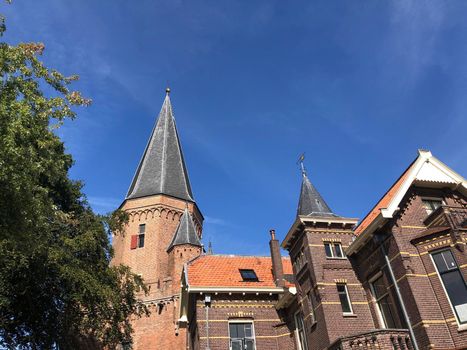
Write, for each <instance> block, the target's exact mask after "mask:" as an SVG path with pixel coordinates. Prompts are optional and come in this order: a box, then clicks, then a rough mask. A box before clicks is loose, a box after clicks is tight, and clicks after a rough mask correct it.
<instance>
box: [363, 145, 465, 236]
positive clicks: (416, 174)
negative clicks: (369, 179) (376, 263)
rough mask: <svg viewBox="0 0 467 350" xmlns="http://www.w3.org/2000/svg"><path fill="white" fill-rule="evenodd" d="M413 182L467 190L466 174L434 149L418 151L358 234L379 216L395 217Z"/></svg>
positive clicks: (372, 210)
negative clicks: (455, 169) (448, 162)
mask: <svg viewBox="0 0 467 350" xmlns="http://www.w3.org/2000/svg"><path fill="white" fill-rule="evenodd" d="M412 184H415V185H419V186H428V187H432V188H436V187H441V188H442V187H451V188H456V189H457V190H458V191H460V192H462V193H467V181H466V179H464V177H462V176H461V175H459V174H458V173H456V172H455V171H454V170H452V169H451V168H449V167H448V166H447V165H446V164H444V163H443V162H441V161H440V160H439V159H437V158H436V157H434V156H433V155H432V154H431V152H430V151H426V150H418V156H417V158H415V160H414V161H413V162H412V163H411V164H410V165H409V167H408V168H407V169H406V170H405V171H404V172H403V173H402V175H401V176H400V177H399V178H398V179H397V180H396V182H395V183H394V184H393V185H392V186H391V187H390V188H389V190H388V191H387V192H386V193H385V194H384V196H383V197H382V198H381V199H380V200H379V202H378V203H376V205H375V206H374V207H373V209H371V211H370V212H369V213H368V214H367V215H366V216H365V218H364V219H363V220H362V221H361V223H360V224H359V225H358V227H357V228H356V230H355V234H357V235H360V234H362V233H363V232H364V231H366V230H367V229H368V228H370V226H371V224H372V223H373V222H374V221H375V220H376V219H378V217H381V218H392V217H393V215H394V213H395V212H396V211H397V210H398V207H399V204H400V202H401V201H402V199H403V198H404V196H405V194H406V193H407V191H408V189H409V188H410V186H412Z"/></svg>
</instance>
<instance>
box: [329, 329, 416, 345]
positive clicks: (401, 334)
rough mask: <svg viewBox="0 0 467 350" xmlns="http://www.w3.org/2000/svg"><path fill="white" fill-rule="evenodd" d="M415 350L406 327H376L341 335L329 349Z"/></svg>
mask: <svg viewBox="0 0 467 350" xmlns="http://www.w3.org/2000/svg"><path fill="white" fill-rule="evenodd" d="M374 349H378V350H379V349H391V350H393V349H394V350H413V346H412V342H411V341H410V337H409V331H408V330H406V329H375V330H374V331H371V332H366V333H361V334H355V335H351V336H347V337H341V338H339V339H337V340H336V341H335V342H333V343H332V344H331V345H330V346H329V347H328V348H327V350H374Z"/></svg>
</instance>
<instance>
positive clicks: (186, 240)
mask: <svg viewBox="0 0 467 350" xmlns="http://www.w3.org/2000/svg"><path fill="white" fill-rule="evenodd" d="M182 244H191V245H195V246H198V247H201V243H200V241H199V238H198V234H197V233H196V229H195V223H194V222H193V218H192V217H191V215H190V213H189V211H188V208H185V212H184V213H183V215H182V217H181V218H180V223H179V224H178V227H177V230H176V231H175V234H174V236H173V238H172V242H170V244H169V247H168V248H167V251H169V250H170V249H172V248H173V247H175V246H176V245H182Z"/></svg>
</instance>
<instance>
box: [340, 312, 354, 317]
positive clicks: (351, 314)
mask: <svg viewBox="0 0 467 350" xmlns="http://www.w3.org/2000/svg"><path fill="white" fill-rule="evenodd" d="M342 316H344V317H357V314H354V313H343V314H342Z"/></svg>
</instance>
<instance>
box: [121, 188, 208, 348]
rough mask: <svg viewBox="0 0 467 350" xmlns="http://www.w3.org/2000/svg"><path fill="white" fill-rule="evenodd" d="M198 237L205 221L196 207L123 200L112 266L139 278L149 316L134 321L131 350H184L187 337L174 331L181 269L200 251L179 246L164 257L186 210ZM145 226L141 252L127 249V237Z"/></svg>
mask: <svg viewBox="0 0 467 350" xmlns="http://www.w3.org/2000/svg"><path fill="white" fill-rule="evenodd" d="M186 205H188V210H189V211H190V213H192V215H193V219H194V222H195V225H196V227H197V230H198V231H199V233H201V227H202V221H203V217H202V215H201V213H200V212H199V210H198V208H197V206H196V204H194V203H189V202H188V203H187V202H185V201H182V200H179V199H176V198H173V197H169V196H165V195H156V196H149V197H142V198H137V199H130V200H126V201H125V202H124V203H123V204H122V206H121V209H122V210H124V211H126V212H127V213H128V214H129V217H130V219H129V222H128V224H127V225H126V227H125V228H124V233H123V234H118V235H116V236H114V237H113V247H114V251H115V257H114V259H113V261H112V263H113V264H121V263H122V264H125V265H128V266H130V267H131V269H132V270H133V272H135V273H137V274H141V275H142V277H143V278H144V281H145V283H146V284H147V285H148V287H149V294H148V295H147V296H141V298H142V299H143V300H144V301H145V302H146V303H147V304H148V305H150V310H151V315H150V316H149V317H142V318H140V319H136V320H134V322H133V328H134V330H135V333H134V336H133V347H134V349H148V350H149V349H154V350H156V349H185V348H186V345H185V344H186V333H185V330H184V329H178V325H177V316H178V312H179V299H180V276H181V272H182V269H183V264H184V263H186V262H187V261H189V260H191V259H193V258H194V257H196V256H199V255H200V254H201V248H200V247H196V246H190V245H178V246H175V247H174V248H173V249H172V250H171V251H169V252H167V248H168V246H169V243H170V241H171V240H172V237H173V235H174V233H175V231H176V229H177V227H178V224H179V222H180V217H181V215H182V214H183V211H184V209H185V206H186ZM140 224H145V225H146V231H145V242H144V247H142V248H136V249H131V236H132V235H133V234H136V233H138V232H139V231H138V230H139V225H140Z"/></svg>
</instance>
